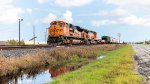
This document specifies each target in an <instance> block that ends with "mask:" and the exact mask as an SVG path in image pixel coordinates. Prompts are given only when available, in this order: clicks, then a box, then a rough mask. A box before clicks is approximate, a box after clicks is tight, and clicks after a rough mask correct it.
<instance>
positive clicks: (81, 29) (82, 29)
mask: <svg viewBox="0 0 150 84" xmlns="http://www.w3.org/2000/svg"><path fill="white" fill-rule="evenodd" d="M52 22H64V23H66V24H68V25H69V26H70V28H73V29H77V30H78V31H81V32H83V31H85V32H86V33H88V32H92V33H96V32H95V31H91V30H87V29H84V28H82V27H80V26H74V25H73V24H71V23H67V22H65V21H63V20H55V21H52Z"/></svg>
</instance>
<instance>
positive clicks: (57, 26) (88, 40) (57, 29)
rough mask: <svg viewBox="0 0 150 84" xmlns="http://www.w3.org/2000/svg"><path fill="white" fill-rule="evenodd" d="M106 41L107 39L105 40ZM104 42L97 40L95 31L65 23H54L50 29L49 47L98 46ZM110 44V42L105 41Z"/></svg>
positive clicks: (58, 21)
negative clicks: (66, 45) (71, 45)
mask: <svg viewBox="0 0 150 84" xmlns="http://www.w3.org/2000/svg"><path fill="white" fill-rule="evenodd" d="M102 39H103V38H102ZM103 40H106V39H103ZM101 42H102V40H97V33H96V32H95V31H91V30H87V29H85V28H82V27H80V26H75V25H73V24H70V23H67V22H65V21H60V20H57V21H52V22H51V23H50V27H49V28H48V40H47V44H48V45H51V44H52V45H54V44H56V45H65V44H86V45H88V44H98V43H101ZM105 42H108V41H105Z"/></svg>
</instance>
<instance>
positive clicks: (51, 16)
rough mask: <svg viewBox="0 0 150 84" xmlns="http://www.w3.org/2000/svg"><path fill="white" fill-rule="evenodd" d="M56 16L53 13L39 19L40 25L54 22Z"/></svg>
mask: <svg viewBox="0 0 150 84" xmlns="http://www.w3.org/2000/svg"><path fill="white" fill-rule="evenodd" d="M56 19H57V16H56V15H55V14H53V13H49V14H48V16H46V17H44V18H43V19H41V20H40V21H41V22H42V23H46V24H49V23H50V22H51V21H53V20H56Z"/></svg>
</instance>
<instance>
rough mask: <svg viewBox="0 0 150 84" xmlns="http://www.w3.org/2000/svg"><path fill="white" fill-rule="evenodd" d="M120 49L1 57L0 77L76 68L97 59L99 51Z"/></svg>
mask: <svg viewBox="0 0 150 84" xmlns="http://www.w3.org/2000/svg"><path fill="white" fill-rule="evenodd" d="M119 47H121V45H95V46H77V47H58V48H53V49H50V50H49V51H48V50H46V51H44V50H43V51H41V52H38V53H35V54H27V55H25V56H21V57H9V58H6V57H0V76H1V77H2V76H8V75H9V76H15V75H16V74H19V73H24V72H25V71H29V72H31V71H32V70H36V69H39V68H40V67H47V66H48V67H49V66H50V67H53V66H58V67H59V66H70V67H73V68H76V67H79V66H82V65H85V64H87V63H89V62H91V61H92V60H94V59H96V58H97V56H98V53H97V52H98V51H101V53H103V51H112V50H115V49H117V48H119Z"/></svg>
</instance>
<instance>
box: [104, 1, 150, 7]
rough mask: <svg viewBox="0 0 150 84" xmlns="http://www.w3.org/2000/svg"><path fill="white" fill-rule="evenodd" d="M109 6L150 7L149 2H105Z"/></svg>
mask: <svg viewBox="0 0 150 84" xmlns="http://www.w3.org/2000/svg"><path fill="white" fill-rule="evenodd" d="M105 1H106V2H107V3H109V4H116V5H120V6H124V7H125V6H126V7H128V6H137V7H150V0H105Z"/></svg>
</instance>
